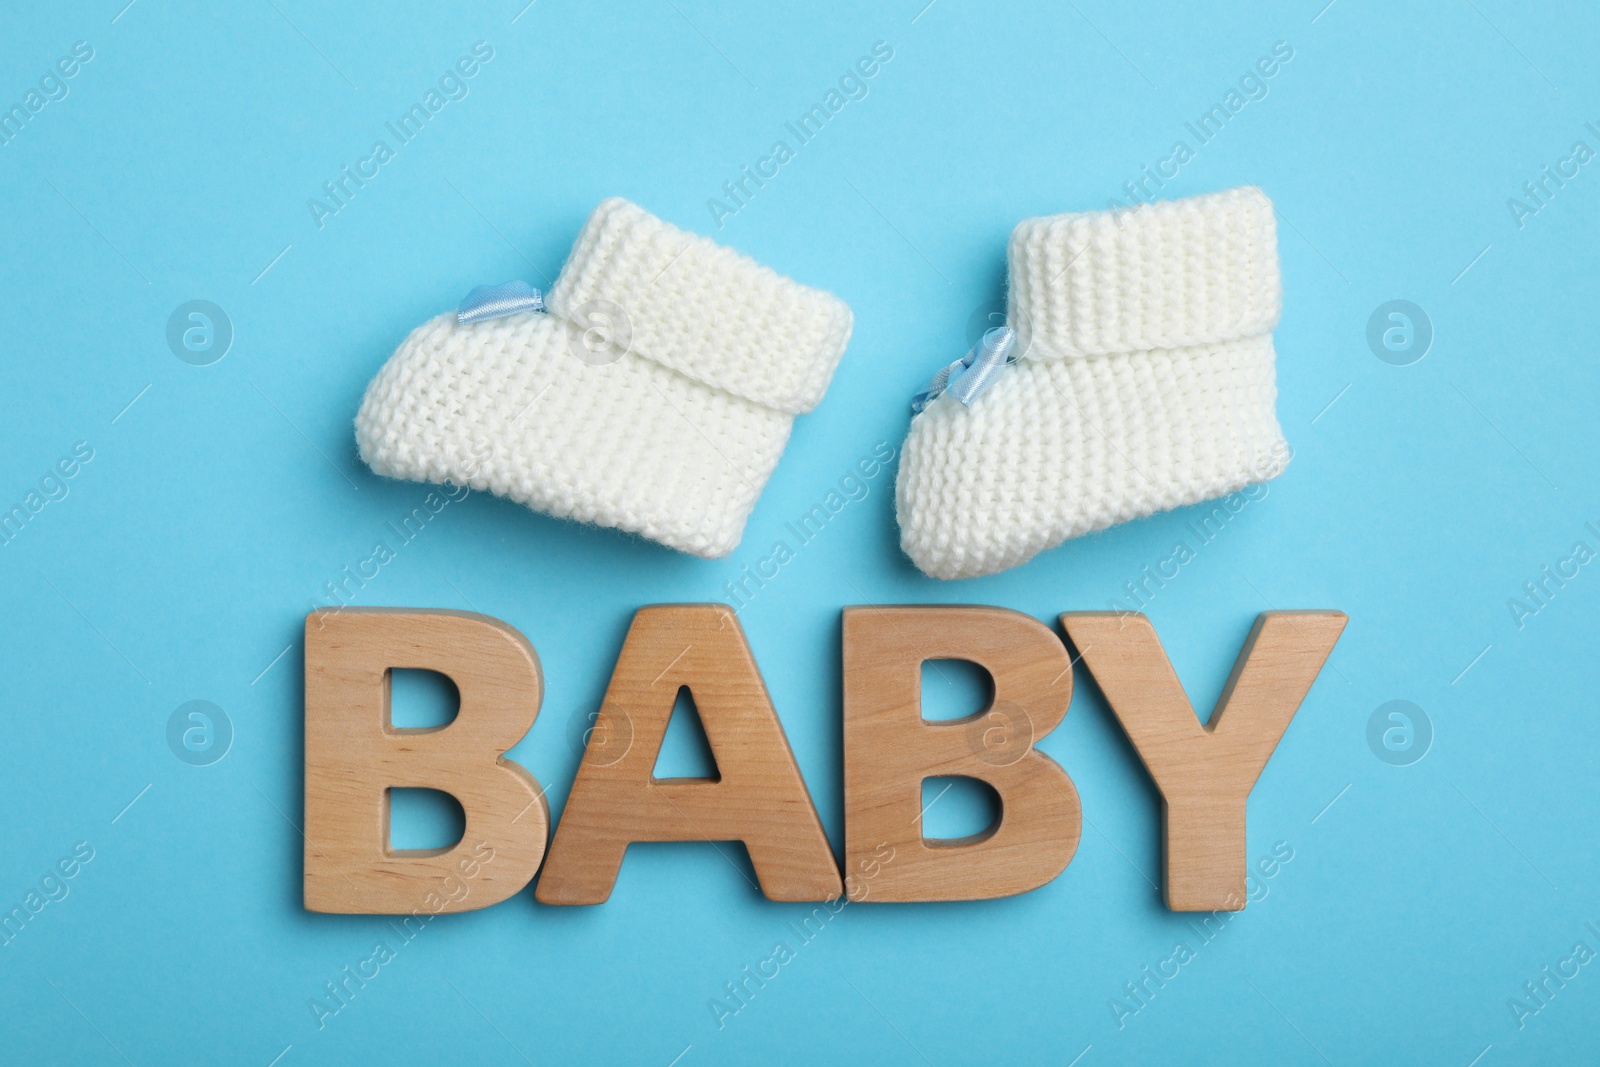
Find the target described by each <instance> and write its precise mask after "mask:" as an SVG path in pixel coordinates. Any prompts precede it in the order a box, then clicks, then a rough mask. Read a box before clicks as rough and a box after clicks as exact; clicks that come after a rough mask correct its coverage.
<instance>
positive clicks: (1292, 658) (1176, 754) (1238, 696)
mask: <svg viewBox="0 0 1600 1067" xmlns="http://www.w3.org/2000/svg"><path fill="white" fill-rule="evenodd" d="M1346 621H1348V620H1347V619H1346V617H1345V615H1344V614H1343V613H1342V612H1337V611H1269V612H1264V613H1262V614H1261V615H1260V616H1259V617H1258V618H1257V619H1256V624H1255V627H1254V628H1253V629H1252V630H1251V631H1250V636H1249V637H1248V638H1246V639H1245V643H1244V648H1243V649H1241V650H1240V652H1239V658H1238V660H1236V661H1235V662H1234V665H1233V674H1232V675H1231V676H1229V678H1228V684H1227V685H1225V686H1223V688H1222V696H1221V698H1219V699H1218V701H1217V707H1216V710H1215V711H1213V712H1212V713H1211V720H1210V721H1209V722H1207V723H1206V724H1205V725H1204V726H1202V725H1200V721H1199V719H1198V718H1197V717H1196V716H1195V712H1194V707H1193V706H1192V705H1191V704H1190V703H1189V697H1188V696H1187V695H1186V694H1185V693H1184V691H1183V685H1182V683H1180V682H1179V681H1178V676H1177V674H1176V673H1175V672H1174V671H1173V669H1172V663H1171V662H1170V661H1169V660H1168V659H1167V653H1166V651H1165V650H1164V649H1163V648H1162V647H1161V640H1160V638H1158V637H1157V636H1156V632H1155V629H1154V628H1153V627H1152V626H1151V625H1150V620H1149V619H1147V618H1145V617H1144V616H1143V615H1140V614H1136V613H1132V612H1098V611H1089V612H1068V613H1067V614H1065V615H1062V616H1061V625H1062V626H1063V627H1064V628H1065V629H1066V631H1067V636H1068V637H1069V638H1070V639H1071V640H1072V644H1073V645H1074V646H1075V647H1076V648H1077V649H1078V654H1079V655H1080V656H1082V657H1083V661H1084V663H1086V664H1087V665H1088V667H1089V671H1090V673H1092V674H1093V675H1094V678H1095V681H1096V682H1098V683H1099V684H1100V689H1101V691H1102V692H1103V693H1105V696H1106V701H1107V703H1109V704H1110V705H1111V710H1112V711H1114V712H1115V713H1116V716H1117V718H1118V719H1119V720H1121V722H1122V728H1123V729H1124V730H1126V731H1127V734H1128V737H1129V739H1130V740H1131V741H1132V742H1133V747H1134V748H1136V749H1137V750H1138V752H1139V757H1140V759H1142V760H1144V765H1145V767H1146V768H1147V769H1148V770H1149V771H1150V777H1152V778H1154V779H1155V783H1156V788H1158V789H1160V790H1161V797H1162V816H1161V822H1162V853H1163V857H1164V859H1163V862H1164V865H1165V867H1166V901H1167V907H1168V908H1170V909H1172V910H1173V911H1240V910H1242V909H1243V908H1244V905H1245V874H1246V872H1247V866H1248V864H1247V861H1246V858H1245V840H1244V815H1245V798H1246V797H1247V796H1249V795H1250V790H1251V789H1252V788H1253V787H1254V786H1255V784H1256V779H1257V778H1259V777H1260V776H1261V771H1262V768H1264V767H1265V766H1266V765H1267V760H1269V759H1270V758H1272V751H1273V749H1275V748H1277V747H1278V739H1279V738H1280V737H1282V736H1283V732H1284V730H1285V729H1287V728H1288V726H1289V720H1290V719H1292V718H1294V713H1295V712H1296V711H1297V710H1299V708H1300V702H1301V701H1303V700H1304V699H1305V696H1306V693H1307V692H1308V691H1309V690H1310V688H1311V683H1312V682H1313V681H1315V680H1316V677H1317V674H1318V672H1320V671H1321V670H1322V664H1323V663H1324V662H1325V661H1326V660H1327V658H1328V654H1329V653H1330V652H1332V651H1333V646H1334V643H1335V642H1337V641H1338V640H1339V635H1340V633H1342V632H1343V631H1344V625H1345V622H1346Z"/></svg>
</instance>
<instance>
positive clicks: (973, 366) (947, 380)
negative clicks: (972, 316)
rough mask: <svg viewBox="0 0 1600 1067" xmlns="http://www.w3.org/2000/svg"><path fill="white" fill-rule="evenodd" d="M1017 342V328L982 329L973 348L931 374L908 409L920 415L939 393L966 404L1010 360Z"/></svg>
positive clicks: (989, 382) (971, 400) (983, 391)
mask: <svg viewBox="0 0 1600 1067" xmlns="http://www.w3.org/2000/svg"><path fill="white" fill-rule="evenodd" d="M1016 344H1017V331H1016V330H1013V329H1012V328H1011V327H1009V326H996V327H994V328H993V329H990V330H985V331H984V334H983V336H982V337H980V338H979V339H978V343H977V344H975V345H973V346H972V351H970V352H968V353H967V354H966V355H964V356H962V357H961V358H960V359H958V360H956V361H955V362H954V363H952V364H950V365H949V366H948V367H945V368H943V369H941V370H940V371H939V373H938V374H935V375H934V376H933V380H932V381H930V382H929V383H928V384H927V385H925V386H924V387H923V388H922V391H921V392H919V393H918V394H917V395H916V396H914V397H912V398H911V410H912V411H913V412H914V413H916V414H919V415H920V414H921V413H922V412H923V410H924V409H925V408H927V406H928V405H929V404H931V403H933V402H934V401H935V400H937V399H939V397H940V395H942V394H944V393H949V394H950V395H951V396H953V397H955V398H956V399H957V400H959V401H961V403H962V404H963V405H964V406H966V407H971V406H972V402H973V401H974V400H976V399H978V397H980V396H982V395H983V394H984V393H985V392H986V391H988V389H989V387H990V386H991V385H993V384H994V383H995V381H996V379H998V378H999V377H1000V372H1001V371H1002V370H1004V369H1005V368H1006V366H1007V365H1009V364H1010V363H1012V362H1013V357H1012V355H1011V350H1012V349H1013V348H1015V347H1016Z"/></svg>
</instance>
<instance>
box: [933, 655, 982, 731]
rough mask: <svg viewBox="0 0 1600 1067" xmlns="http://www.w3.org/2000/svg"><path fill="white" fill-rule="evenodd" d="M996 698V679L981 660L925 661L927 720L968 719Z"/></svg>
mask: <svg viewBox="0 0 1600 1067" xmlns="http://www.w3.org/2000/svg"><path fill="white" fill-rule="evenodd" d="M993 702H994V679H993V678H991V677H990V676H989V672H988V671H986V670H984V669H983V667H982V666H980V665H979V664H976V663H973V662H972V661H970V660H964V659H927V660H923V661H922V718H923V721H924V722H949V721H951V720H953V719H968V718H971V717H972V716H974V715H976V714H978V713H979V712H981V711H983V710H984V709H985V708H987V707H988V706H989V705H990V704H992V703H993Z"/></svg>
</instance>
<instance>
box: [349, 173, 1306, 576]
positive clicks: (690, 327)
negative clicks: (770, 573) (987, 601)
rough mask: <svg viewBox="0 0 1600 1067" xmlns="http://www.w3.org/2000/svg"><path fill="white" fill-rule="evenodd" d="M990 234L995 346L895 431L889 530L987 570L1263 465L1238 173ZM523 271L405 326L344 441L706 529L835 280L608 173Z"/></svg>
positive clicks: (373, 462)
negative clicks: (513, 294) (1183, 192)
mask: <svg viewBox="0 0 1600 1067" xmlns="http://www.w3.org/2000/svg"><path fill="white" fill-rule="evenodd" d="M1007 261H1008V270H1009V274H1010V284H1009V294H1008V303H1007V322H1008V325H1009V327H1010V331H1011V332H1010V333H1008V334H1007V337H1006V341H1007V344H1008V346H1009V353H1008V356H1007V363H1006V365H1004V366H1003V367H991V368H988V369H987V371H986V374H985V377H987V375H988V374H991V373H992V375H993V379H992V381H985V382H984V383H983V386H982V388H981V389H977V390H974V389H972V388H968V389H965V390H960V389H956V388H953V385H954V382H952V383H950V384H951V385H952V387H951V388H948V389H945V390H943V391H942V393H941V390H939V389H934V390H931V391H932V392H934V393H935V394H940V395H935V396H933V397H932V399H927V397H926V392H925V394H924V397H923V398H922V399H923V400H924V401H925V404H923V403H919V407H920V409H921V410H920V413H919V414H917V415H916V416H914V418H913V419H912V423H911V429H910V433H909V436H908V437H907V440H906V444H905V447H904V449H903V450H902V453H901V460H900V469H899V473H898V476H897V482H896V486H895V503H896V512H897V515H898V518H899V522H900V531H901V545H902V547H903V548H904V550H905V552H906V555H907V556H909V557H910V558H911V560H912V562H913V563H915V564H916V565H917V567H918V568H919V569H920V570H922V571H923V573H925V574H927V575H929V576H931V577H934V578H969V577H975V576H977V575H983V574H992V573H995V572H997V571H1002V570H1005V569H1007V568H1010V567H1015V566H1017V565H1019V564H1022V563H1025V562H1027V561H1028V560H1030V559H1032V558H1033V557H1034V556H1035V555H1037V554H1038V553H1039V552H1041V551H1043V550H1045V549H1047V548H1051V547H1054V546H1055V545H1058V544H1060V543H1061V542H1062V541H1064V540H1066V539H1068V538H1071V537H1077V536H1079V535H1081V534H1085V533H1088V532H1090V531H1093V530H1099V529H1103V528H1105V527H1107V526H1111V525H1113V524H1115V523H1119V522H1125V521H1127V520H1130V519H1135V518H1139V517H1141V516H1144V515H1149V514H1152V513H1155V512H1158V511H1163V510H1166V509H1169V508H1175V507H1181V506H1183V505H1186V504H1193V503H1197V502H1199V501H1202V500H1207V499H1211V498H1213V497H1218V496H1223V495H1226V494H1228V493H1231V492H1234V491H1236V490H1239V489H1242V488H1244V487H1245V486H1247V485H1250V484H1252V483H1255V482H1260V481H1265V480H1267V479H1269V478H1273V477H1275V476H1276V475H1278V474H1279V473H1280V472H1281V471H1282V470H1283V468H1284V466H1285V465H1286V464H1287V462H1288V458H1289V448H1288V445H1287V444H1286V443H1285V441H1284V438H1283V433H1282V431H1281V429H1280V428H1279V426H1278V420H1277V415H1276V411H1275V405H1276V400H1277V386H1276V381H1275V370H1274V354H1273V348H1272V336H1271V331H1272V329H1273V327H1274V326H1275V325H1276V324H1277V321H1278V314H1279V310H1280V306H1281V303H1282V296H1281V285H1280V281H1279V272H1278V253H1277V232H1276V225H1275V220H1274V216H1273V209H1272V204H1271V201H1269V200H1268V199H1267V197H1266V196H1265V195H1264V194H1263V193H1262V192H1261V191H1260V190H1259V189H1255V188H1240V189H1232V190H1228V191H1226V192H1221V193H1214V194H1210V195H1206V196H1199V197H1193V198H1190V199H1186V200H1178V201H1170V202H1164V203H1156V204H1144V205H1140V206H1138V207H1134V208H1130V209H1126V210H1117V211H1103V212H1089V213H1083V214H1067V215H1055V216H1051V217H1047V218H1037V219H1029V220H1026V221H1024V222H1022V223H1021V224H1019V225H1018V226H1017V227H1016V229H1015V230H1014V231H1013V233H1012V235H1011V242H1010V246H1009V249H1008V254H1007ZM527 292H528V293H529V294H530V295H529V297H528V298H527V299H524V300H521V301H520V302H516V301H514V302H511V303H510V304H508V305H507V307H506V308H504V309H502V308H497V307H496V306H495V302H494V301H493V300H489V301H483V300H479V301H478V302H477V303H478V304H479V305H483V304H485V303H487V305H488V306H487V308H485V307H480V306H474V307H472V308H469V306H468V305H466V304H464V305H463V308H462V310H461V312H459V313H451V314H446V315H441V316H439V317H438V318H435V319H433V320H432V321H430V322H427V323H425V324H423V325H422V326H420V327H418V328H417V329H416V330H414V331H413V332H412V333H411V335H410V336H409V337H407V338H406V340H405V342H404V343H403V344H402V345H401V346H400V348H399V349H398V350H397V351H396V352H395V354H394V355H393V356H392V357H391V358H390V359H389V361H388V362H387V363H386V364H385V365H384V367H383V369H382V370H381V371H379V373H378V375H377V377H376V378H374V379H373V381H372V383H371V385H369V386H368V388H367V393H366V396H365V398H364V399H363V401H362V404H361V410H360V412H359V414H358V415H357V417H356V441H357V444H358V446H359V448H360V452H361V457H362V459H363V460H364V461H365V462H366V463H367V464H368V465H369V466H370V467H371V468H372V469H373V471H375V472H376V473H378V474H380V475H385V476H388V477H393V478H404V479H409V480H413V481H421V482H450V483H452V484H456V485H466V486H470V487H472V488H474V489H483V490H488V491H490V492H493V493H495V494H497V495H500V496H504V497H508V498H510V499H512V500H515V501H518V502H519V503H522V504H525V505H527V506H528V507H530V508H533V509H534V510H536V511H541V512H545V513H548V514H550V515H554V516H558V517H561V518H569V519H576V520H580V521H583V522H590V523H595V524H598V525H601V526H610V527H615V528H618V529H622V530H627V531H630V532H633V533H636V534H639V535H641V536H643V537H647V538H650V539H651V540H654V541H658V542H660V543H662V544H664V545H668V546H670V547H672V548H675V549H679V550H681V551H684V552H688V553H692V554H694V555H696V556H702V557H705V558H708V559H716V558H719V557H722V556H726V555H727V554H728V553H730V552H731V551H733V549H734V548H735V546H737V545H738V543H739V539H740V536H741V535H742V533H743V531H744V525H745V520H746V519H747V518H748V517H749V514H750V512H751V510H752V509H753V508H754V506H755V502H756V499H757V497H758V496H760V494H761V490H762V488H763V487H764V486H765V485H766V482H767V479H768V478H769V477H770V476H771V474H772V471H773V468H774V467H775V466H776V465H777V462H778V458H779V457H780V456H781V455H782V453H783V449H784V445H785V444H786V443H787V442H788V439H789V431H790V428H791V427H792V425H793V422H794V418H795V416H796V415H800V414H804V413H805V412H808V411H810V410H811V409H812V408H813V407H815V406H816V405H817V403H818V402H820V401H821V399H822V397H823V394H824V393H825V392H826V390H827V387H828V383H829V381H830V380H831V379H832V377H833V372H834V368H835V367H836V366H837V365H838V362H839V359H840V357H841V356H842V355H843V354H844V350H845V346H846V344H847V343H848V341H849V339H850V330H851V325H852V317H851V313H850V309H849V307H848V306H847V305H846V304H845V303H844V302H843V301H842V300H840V299H838V298H837V297H835V296H833V295H832V294H830V293H825V292H822V291H820V290H817V289H811V288H808V287H806V286H803V285H800V284H799V283H797V282H794V281H792V280H790V279H788V278H785V277H783V276H781V275H779V274H777V273H776V272H774V271H772V270H770V269H769V268H767V267H764V266H761V265H760V264H758V263H756V262H755V261H754V260H751V259H749V258H748V257H746V256H743V255H741V254H739V253H738V252H735V251H733V250H731V249H728V248H724V247H722V246H720V245H717V244H716V243H714V242H712V241H710V240H708V239H706V238H703V237H698V236H696V235H694V234H690V233H686V232H685V231H683V230H680V229H678V228H676V227H674V226H672V225H670V224H668V223H666V222H663V221H661V220H660V219H657V218H655V217H654V216H652V215H650V214H649V213H648V212H646V211H644V210H643V209H642V208H640V207H638V206H636V205H634V204H631V203H629V202H628V201H626V200H621V199H611V200H607V201H605V202H604V203H602V204H601V205H600V206H599V207H598V208H596V209H595V211H594V213H593V215H591V216H590V218H589V220H588V222H587V223H586V224H585V226H584V228H583V231H582V233H580V234H579V236H578V240H577V243H576V244H575V245H574V246H573V249H572V252H571V253H570V255H569V256H568V258H567V262H566V265H565V266H564V267H563V268H562V270H561V274H560V277H559V278H558V279H557V280H556V283H555V285H554V287H552V288H551V289H550V291H549V292H548V293H546V294H543V295H542V297H541V296H540V294H537V293H535V292H533V291H531V290H527ZM491 295H493V294H491ZM518 308H522V309H523V310H517V309H518ZM507 310H509V311H510V313H504V312H505V311H507ZM986 340H990V341H992V340H993V338H992V337H991V338H987V339H986ZM981 344H982V343H981V342H980V346H981ZM976 351H977V349H975V350H974V354H975V353H976ZM966 362H968V363H970V362H971V358H970V357H969V359H968V360H967V361H966ZM952 369H953V370H955V371H957V378H956V380H959V373H960V368H952ZM967 373H973V372H970V371H969V372H967ZM973 381H974V382H975V381H976V379H973ZM935 384H936V385H938V386H944V385H945V384H946V383H945V382H944V379H943V376H941V378H939V379H936V383H935ZM970 384H971V383H969V385H970ZM974 392H977V393H978V394H979V395H976V396H975V397H974V396H973V395H971V394H973V393H974Z"/></svg>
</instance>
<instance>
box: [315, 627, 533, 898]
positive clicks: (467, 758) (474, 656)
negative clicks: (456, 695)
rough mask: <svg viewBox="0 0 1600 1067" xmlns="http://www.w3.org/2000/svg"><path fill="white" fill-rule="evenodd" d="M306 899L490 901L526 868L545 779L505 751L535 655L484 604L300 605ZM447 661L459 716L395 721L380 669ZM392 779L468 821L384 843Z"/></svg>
mask: <svg viewBox="0 0 1600 1067" xmlns="http://www.w3.org/2000/svg"><path fill="white" fill-rule="evenodd" d="M305 654H306V830H305V838H306V875H305V904H306V909H307V910H309V911H323V912H337V913H341V914H349V915H384V914H407V915H411V914H423V915H436V914H439V913H441V912H455V911H472V910H474V909H476V908H486V907H488V906H489V905H490V904H495V903H498V902H499V901H502V900H505V899H506V898H507V897H509V896H511V895H512V894H514V893H516V892H517V891H518V890H520V889H521V888H522V887H523V886H525V885H527V884H528V882H529V881H531V880H532V879H533V876H534V874H535V872H537V871H538V869H539V861H540V860H541V859H542V858H543V856H544V846H545V840H546V838H547V836H548V835H549V830H550V814H549V809H548V808H547V806H546V805H545V801H544V790H542V789H540V788H539V783H538V782H537V781H535V780H534V778H533V776H532V775H530V774H529V773H528V772H527V771H526V770H524V769H523V768H522V767H520V766H518V765H517V764H515V763H512V762H510V761H508V760H505V759H503V758H501V756H502V753H504V752H505V750H506V749H508V748H510V747H511V746H512V745H514V744H516V743H517V741H518V740H520V739H521V738H522V735H523V734H525V733H527V732H528V727H529V726H530V725H531V724H532V723H533V719H534V716H536V715H537V714H538V713H539V701H540V698H541V696H542V690H543V682H542V678H541V676H540V673H539V657H538V656H537V655H536V654H535V653H534V651H533V646H531V645H529V644H528V641H527V639H526V638H524V637H523V636H522V635H521V634H520V633H518V632H517V631H516V630H514V629H512V628H511V627H510V626H507V625H506V624H505V623H503V622H500V621H498V620H496V619H491V618H489V617H487V616H485V615H474V614H468V613H466V612H454V611H407V610H403V609H401V610H391V611H385V610H382V609H372V610H355V609H348V610H343V611H314V612H312V613H311V614H310V615H308V616H306V646H305ZM395 667H400V668H420V669H423V670H430V671H438V672H439V673H440V674H444V675H448V676H449V677H450V678H451V679H452V680H453V681H454V682H455V684H456V689H457V690H458V691H459V692H460V693H461V709H460V711H459V712H458V713H457V715H456V718H455V719H454V721H452V722H450V723H448V724H446V725H444V726H440V727H434V728H430V729H396V728H395V727H394V726H393V725H392V724H391V719H390V715H389V677H390V676H389V671H390V669H391V668H395ZM391 788H425V789H437V790H440V791H442V792H445V793H449V794H450V795H451V796H453V797H455V798H456V800H458V801H460V803H461V808H462V810H463V811H464V812H466V824H467V826H466V834H465V835H464V836H463V837H462V839H461V841H460V842H459V843H457V844H456V845H454V846H452V847H450V848H443V849H405V850H397V849H391V848H390V847H389V794H388V791H389V789H391Z"/></svg>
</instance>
